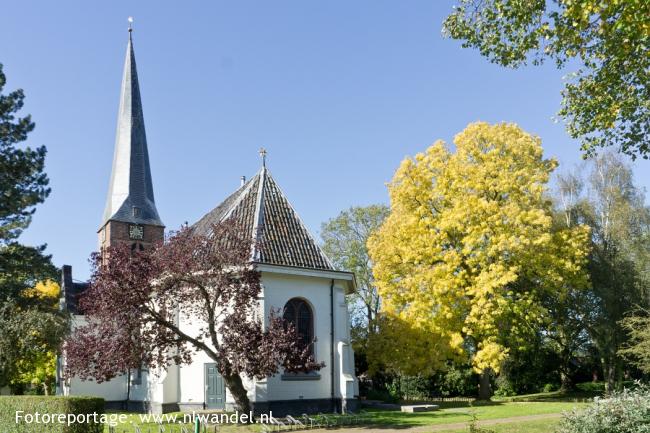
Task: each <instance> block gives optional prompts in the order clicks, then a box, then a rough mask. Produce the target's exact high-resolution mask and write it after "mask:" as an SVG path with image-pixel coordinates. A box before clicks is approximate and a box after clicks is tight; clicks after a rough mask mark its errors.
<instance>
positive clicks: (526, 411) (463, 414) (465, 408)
mask: <svg viewBox="0 0 650 433" xmlns="http://www.w3.org/2000/svg"><path fill="white" fill-rule="evenodd" d="M587 404H588V403H583V402H573V401H534V402H531V401H526V402H518V401H495V402H491V403H475V404H474V405H473V406H470V405H469V403H442V404H440V406H441V409H440V410H438V411H435V412H425V413H402V412H398V411H386V410H370V411H368V413H369V419H370V424H375V425H378V426H381V427H385V428H389V427H395V428H406V427H416V426H427V425H443V424H452V423H466V422H468V421H470V420H471V419H472V416H471V414H472V412H473V413H474V414H475V415H476V417H477V418H478V420H489V419H496V418H508V417H515V416H525V415H540V414H552V413H561V412H563V411H568V410H571V409H574V408H578V409H579V408H583V407H586V406H587ZM180 417H182V415H180V416H179V419H180ZM557 422H558V420H557V419H553V420H545V421H527V422H520V423H517V424H505V425H495V426H489V428H490V429H492V430H495V431H497V432H499V433H501V432H503V433H508V432H515V431H517V432H531V433H535V432H548V431H549V430H548V427H549V423H557ZM135 425H138V426H139V427H140V429H141V431H142V433H158V425H157V424H156V423H154V422H150V423H148V424H145V423H142V422H141V421H140V416H139V415H138V414H129V415H128V420H127V423H126V424H121V425H119V426H118V427H116V429H115V432H116V433H133V432H135V431H136V430H135V427H134V426H135ZM178 426H179V424H176V425H175V426H174V427H173V429H172V428H171V426H170V425H166V430H165V431H166V433H180V429H179V427H178ZM523 426H526V429H525V430H524V429H523V428H522V427H523ZM543 426H546V430H544V429H543ZM187 427H188V431H190V432H192V431H193V430H192V429H191V428H190V427H191V425H187ZM105 431H106V432H108V428H106V429H105ZM209 431H212V430H209ZM218 431H219V432H224V433H248V432H259V431H260V426H259V425H254V426H241V425H240V426H237V425H221V426H220V428H219V430H218ZM452 431H453V430H452ZM461 431H464V432H466V431H467V429H466V428H465V429H463V430H461Z"/></svg>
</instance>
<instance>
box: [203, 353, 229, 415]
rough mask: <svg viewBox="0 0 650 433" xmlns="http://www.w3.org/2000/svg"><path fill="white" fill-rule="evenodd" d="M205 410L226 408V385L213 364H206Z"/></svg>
mask: <svg viewBox="0 0 650 433" xmlns="http://www.w3.org/2000/svg"><path fill="white" fill-rule="evenodd" d="M205 408H206V409H225V408H226V383H225V382H224V381H223V377H221V375H220V374H219V372H218V371H217V364H215V363H213V362H212V363H206V364H205Z"/></svg>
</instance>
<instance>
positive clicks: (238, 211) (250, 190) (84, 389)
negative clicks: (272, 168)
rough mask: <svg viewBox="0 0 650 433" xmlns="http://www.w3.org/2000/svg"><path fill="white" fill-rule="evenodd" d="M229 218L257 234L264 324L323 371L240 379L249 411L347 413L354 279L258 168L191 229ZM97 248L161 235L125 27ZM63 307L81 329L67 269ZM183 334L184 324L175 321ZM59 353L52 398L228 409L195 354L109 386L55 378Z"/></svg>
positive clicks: (205, 362)
mask: <svg viewBox="0 0 650 433" xmlns="http://www.w3.org/2000/svg"><path fill="white" fill-rule="evenodd" d="M226 218H236V219H237V220H239V221H240V222H241V223H242V224H243V225H244V226H245V227H247V229H249V230H250V233H251V236H256V234H257V233H261V236H262V237H263V239H261V241H262V244H264V246H265V247H264V249H263V250H262V251H254V252H252V256H251V260H252V261H253V262H254V263H255V265H256V266H257V268H258V269H259V270H260V272H261V282H262V295H261V298H260V301H259V302H260V308H261V310H262V311H264V312H265V314H264V317H265V318H266V319H265V320H268V317H269V314H270V312H271V310H272V309H274V310H277V309H281V310H283V311H284V317H285V319H287V320H290V321H292V322H293V323H294V324H295V325H296V327H297V329H298V331H299V333H300V334H301V337H302V338H305V339H309V340H310V341H313V353H314V357H315V360H316V361H318V362H324V363H325V366H324V368H322V369H321V370H319V371H317V372H312V373H309V374H285V373H282V372H280V373H278V374H276V375H275V376H272V377H267V378H265V379H263V380H255V379H250V378H243V379H244V384H245V386H246V389H247V391H248V397H249V399H250V401H251V406H252V407H253V410H254V411H255V412H256V413H265V412H268V411H273V414H274V415H283V414H286V413H297V414H301V413H304V412H332V411H341V410H345V409H346V408H348V409H349V408H353V407H354V406H355V405H356V402H357V400H356V399H357V395H358V382H357V379H356V377H355V374H354V354H353V351H352V348H351V345H350V319H349V314H348V306H347V303H346V294H348V293H350V292H351V291H354V290H355V279H354V275H353V274H351V273H348V272H341V271H338V270H336V269H335V268H334V266H333V265H332V263H331V262H330V260H329V259H328V258H327V257H326V256H325V254H324V253H323V251H322V250H321V249H320V247H319V246H318V244H317V243H316V241H315V240H314V238H313V236H312V235H311V234H310V233H309V231H308V230H307V228H306V227H305V225H304V224H303V222H302V221H301V220H300V218H299V217H298V214H297V213H296V211H295V210H294V209H293V207H292V206H291V204H290V203H289V201H288V200H287V198H286V197H285V195H284V194H283V192H282V191H281V190H280V188H279V186H278V184H277V183H276V181H275V180H274V179H273V177H272V176H271V173H270V172H269V170H268V169H267V167H266V163H265V154H264V155H263V163H262V167H261V168H260V170H259V171H258V173H257V174H256V175H255V176H253V177H252V178H251V179H250V180H248V181H247V182H244V181H242V185H241V186H240V187H239V188H238V189H237V190H236V191H235V192H234V193H233V194H231V195H230V196H229V197H228V198H226V199H225V200H224V201H223V202H222V203H221V204H219V205H218V206H217V207H215V208H214V209H213V210H211V211H210V212H208V213H207V214H206V215H205V216H204V217H203V218H201V219H200V220H199V221H198V222H196V223H195V224H194V225H193V228H194V230H196V231H197V232H199V233H204V232H206V231H207V230H209V228H210V227H211V225H212V224H213V223H216V222H218V221H221V220H224V219H226ZM98 234H99V246H100V248H102V247H105V246H109V245H111V244H115V243H123V242H128V243H130V244H131V247H132V249H134V250H136V249H145V248H147V246H148V245H150V244H151V243H153V242H158V241H161V240H162V239H163V236H164V224H163V223H162V221H161V219H160V217H159V215H158V211H157V209H156V205H155V200H154V194H153V183H152V178H151V170H150V165H149V155H148V149H147V141H146V135H145V128H144V119H143V113H142V102H141V98H140V90H139V82H138V76H137V71H136V64H135V55H134V51H133V44H132V38H131V30H129V42H128V46H127V52H126V61H125V65H124V75H123V79H122V88H121V96H120V108H119V114H118V124H117V137H116V141H115V154H114V159H113V169H112V174H111V180H110V184H109V193H108V198H107V203H106V209H105V212H104V217H103V221H102V225H101V227H100V229H99V231H98ZM61 287H62V296H63V297H62V305H63V307H64V308H66V309H68V311H70V312H71V314H72V315H73V327H74V326H79V325H80V324H82V323H84V316H83V312H82V311H79V308H78V305H77V300H78V298H79V296H80V295H81V294H82V293H83V291H84V290H85V289H86V288H87V284H86V283H78V282H74V281H73V279H72V269H71V267H70V266H64V267H63V275H62V286H61ZM180 325H181V328H182V329H183V330H189V329H190V326H191V325H189V324H187V323H184V320H183V319H182V318H181V319H180ZM64 366H65V354H62V355H61V356H60V357H59V365H58V371H59V380H58V381H57V392H58V393H59V394H63V395H94V396H100V397H103V398H104V399H105V400H106V402H107V406H108V407H114V408H121V409H129V410H138V411H148V412H156V413H160V412H170V411H178V410H183V411H190V410H203V409H214V410H231V409H233V405H234V400H233V398H232V396H231V395H230V393H229V391H228V390H227V389H226V387H225V384H224V381H223V379H222V378H221V376H220V375H219V373H218V371H217V368H216V364H215V363H214V361H213V360H212V359H210V358H209V357H208V356H207V355H206V354H204V353H202V352H198V353H196V354H195V356H194V357H193V359H192V362H191V363H190V364H189V365H170V366H169V367H168V368H166V369H164V370H161V371H148V370H145V369H142V370H134V371H131V372H129V373H128V374H124V375H122V376H119V377H117V378H114V379H112V380H110V381H108V382H103V383H96V382H94V381H82V380H80V379H78V378H71V379H67V380H63V379H62V375H61V374H60V373H61V372H62V371H63V368H64Z"/></svg>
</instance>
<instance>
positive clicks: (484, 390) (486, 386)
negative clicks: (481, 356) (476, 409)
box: [478, 369, 492, 401]
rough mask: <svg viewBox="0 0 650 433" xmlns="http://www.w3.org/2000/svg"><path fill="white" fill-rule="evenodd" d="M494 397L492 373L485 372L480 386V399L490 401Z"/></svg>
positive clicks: (482, 374)
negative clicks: (491, 383) (491, 382)
mask: <svg viewBox="0 0 650 433" xmlns="http://www.w3.org/2000/svg"><path fill="white" fill-rule="evenodd" d="M490 397H492V386H490V371H489V370H487V369H486V370H483V372H482V373H481V378H480V381H479V385H478V399H479V400H486V401H489V400H490Z"/></svg>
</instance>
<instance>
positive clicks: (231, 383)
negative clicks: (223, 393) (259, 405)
mask: <svg viewBox="0 0 650 433" xmlns="http://www.w3.org/2000/svg"><path fill="white" fill-rule="evenodd" d="M223 380H225V381H226V386H227V387H228V390H229V391H230V393H231V394H232V397H233V398H234V399H235V404H236V405H237V410H238V411H239V412H242V413H248V412H250V410H251V402H250V400H248V393H247V392H246V388H244V384H243V382H242V380H241V377H240V376H239V375H238V374H231V375H228V376H224V377H223Z"/></svg>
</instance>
